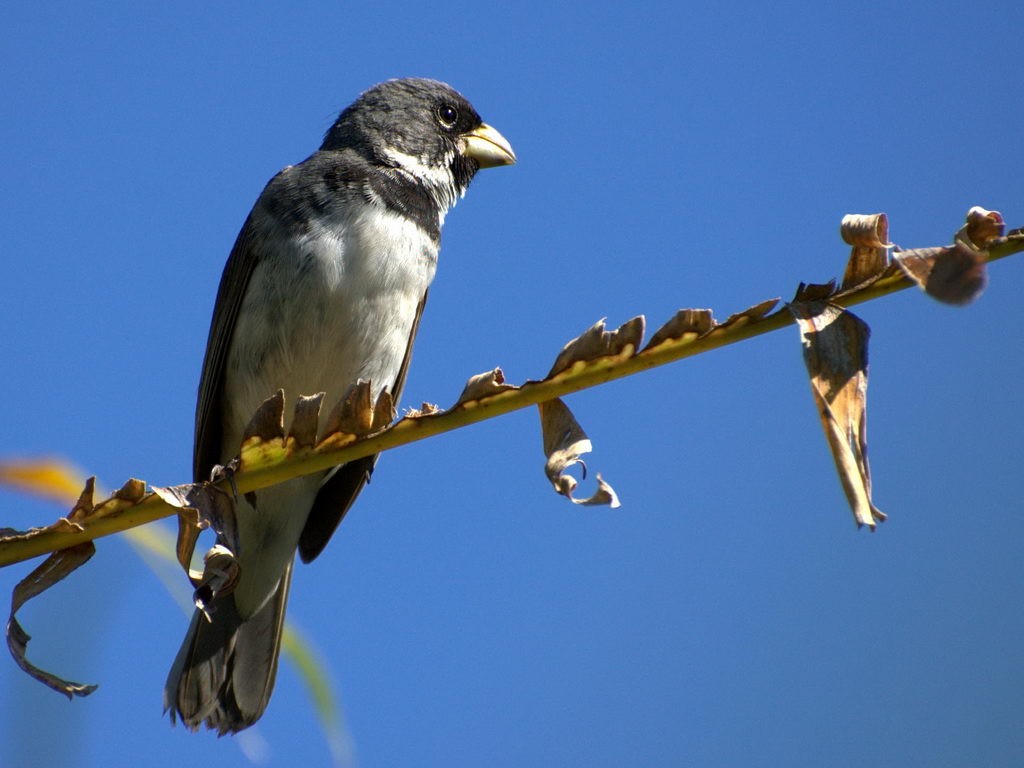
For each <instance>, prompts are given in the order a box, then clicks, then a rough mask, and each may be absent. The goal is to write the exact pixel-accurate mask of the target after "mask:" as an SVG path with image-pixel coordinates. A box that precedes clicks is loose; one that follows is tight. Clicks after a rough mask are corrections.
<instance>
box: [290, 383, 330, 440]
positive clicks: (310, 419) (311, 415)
mask: <svg viewBox="0 0 1024 768" xmlns="http://www.w3.org/2000/svg"><path fill="white" fill-rule="evenodd" d="M323 400H324V393H323V392H320V393H318V394H315V395H309V396H300V397H299V399H298V401H297V402H296V403H295V415H294V416H293V417H292V425H291V428H290V429H289V430H288V439H287V447H288V452H289V453H295V452H297V451H300V450H308V449H309V448H312V447H313V446H315V445H316V436H317V430H318V429H319V426H320V406H321V405H322V404H323Z"/></svg>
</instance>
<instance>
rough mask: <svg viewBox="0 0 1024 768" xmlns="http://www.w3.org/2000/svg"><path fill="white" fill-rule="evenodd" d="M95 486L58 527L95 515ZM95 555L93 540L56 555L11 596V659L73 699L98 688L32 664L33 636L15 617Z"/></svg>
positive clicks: (91, 485)
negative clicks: (30, 659)
mask: <svg viewBox="0 0 1024 768" xmlns="http://www.w3.org/2000/svg"><path fill="white" fill-rule="evenodd" d="M95 483H96V480H95V478H92V477H90V478H89V479H88V480H87V481H86V483H85V488H84V489H83V490H82V493H81V495H80V496H79V497H78V501H77V502H76V504H75V506H74V508H73V509H72V510H71V513H70V514H69V515H68V516H67V518H62V519H61V520H60V521H58V523H56V524H55V525H62V526H63V525H71V526H75V525H77V524H78V521H79V520H82V519H84V518H85V517H88V516H89V515H91V514H92V513H93V512H94V510H95V509H96V508H95V507H94V506H93V492H94V489H95ZM35 530H41V529H35ZM95 552H96V547H95V545H94V544H93V543H92V542H91V541H86V542H83V543H81V544H76V545H75V546H72V547H67V548H66V549H61V550H58V551H56V552H54V553H53V554H51V555H50V556H49V557H47V558H46V560H44V561H43V562H42V563H41V564H40V565H39V567H37V568H36V569H35V570H33V571H32V573H30V574H29V575H28V576H26V577H25V578H24V579H22V580H21V581H20V582H18V585H17V586H16V587H15V588H14V593H13V595H12V596H11V613H10V616H9V617H8V619H7V648H8V650H10V652H11V656H12V657H14V661H15V663H16V664H17V665H18V666H19V667H21V669H22V670H24V671H25V672H26V673H28V674H29V675H30V676H32V677H34V678H35V679H36V680H38V681H39V682H41V683H42V684H43V685H46V686H47V687H49V688H52V689H53V690H55V691H57V692H58V693H63V694H64V695H65V696H67V697H68V698H69V699H70V698H72V697H73V696H88V695H89V694H90V693H92V692H93V691H95V690H96V686H95V685H85V684H82V683H75V682H71V681H70V680H65V679H63V678H61V677H58V676H57V675H54V674H52V673H50V672H46V671H45V670H43V669H40V668H39V667H37V666H35V665H34V664H32V662H30V661H29V660H28V656H27V652H28V641H29V640H30V639H31V637H30V635H29V634H28V633H27V632H26V631H25V630H24V628H23V627H22V626H21V624H20V623H19V622H18V620H17V618H15V614H16V613H17V612H18V611H19V610H20V609H21V607H22V606H23V605H24V604H25V603H26V602H28V601H29V600H31V599H32V598H34V597H36V596H38V595H39V594H41V593H43V592H45V591H46V590H47V589H49V588H50V587H52V586H53V585H54V584H56V583H57V582H59V581H61V580H62V579H64V578H65V577H67V576H68V575H69V574H70V573H72V572H73V571H74V570H75V569H76V568H78V567H79V566H81V565H83V564H84V563H86V562H87V561H88V560H89V558H91V557H92V556H93V554H95Z"/></svg>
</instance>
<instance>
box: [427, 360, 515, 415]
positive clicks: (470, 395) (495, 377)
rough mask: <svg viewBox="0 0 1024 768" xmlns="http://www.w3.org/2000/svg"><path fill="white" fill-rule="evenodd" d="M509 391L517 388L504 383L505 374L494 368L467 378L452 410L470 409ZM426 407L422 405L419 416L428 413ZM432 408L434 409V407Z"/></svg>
mask: <svg viewBox="0 0 1024 768" xmlns="http://www.w3.org/2000/svg"><path fill="white" fill-rule="evenodd" d="M511 389H518V387H516V386H515V385H514V384H506V383H505V374H504V373H503V372H502V370H501V368H495V369H494V370H493V371H484V372H483V373H478V374H477V375H476V376H471V377H470V378H469V381H467V382H466V386H465V387H463V388H462V394H461V395H459V399H458V400H456V401H455V405H454V406H452V407H453V409H454V408H467V407H471V406H472V405H474V404H475V403H477V402H479V401H480V400H483V399H485V398H488V397H491V396H493V395H499V394H501V393H502V392H508V391H509V390H511ZM428 407H429V406H428V404H427V403H424V404H423V411H421V414H424V415H425V414H426V413H429V412H428V411H427V408H428ZM434 408H435V409H436V406H434Z"/></svg>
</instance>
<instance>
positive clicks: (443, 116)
mask: <svg viewBox="0 0 1024 768" xmlns="http://www.w3.org/2000/svg"><path fill="white" fill-rule="evenodd" d="M437 119H438V120H440V121H441V124H442V125H444V126H445V127H446V128H451V127H452V126H453V125H455V121H456V120H458V119H459V110H457V109H456V108H455V107H453V106H452V105H451V104H442V105H441V106H440V107H438V108H437Z"/></svg>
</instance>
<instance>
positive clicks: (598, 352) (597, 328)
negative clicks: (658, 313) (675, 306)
mask: <svg viewBox="0 0 1024 768" xmlns="http://www.w3.org/2000/svg"><path fill="white" fill-rule="evenodd" d="M643 337H644V318H643V315H638V316H637V317H634V318H632V319H631V320H627V321H626V322H624V323H623V324H622V325H620V326H619V327H618V328H617V329H616V330H614V331H606V330H605V326H604V318H602V319H600V320H598V321H597V322H596V323H594V324H593V325H592V326H591V327H590V328H588V329H587V330H586V331H584V332H583V333H582V334H581V335H580V336H577V337H576V338H575V339H573V340H572V341H570V342H569V343H568V344H566V345H565V346H564V347H562V351H561V352H559V353H558V357H556V358H555V363H554V365H552V366H551V370H550V371H549V372H548V375H547V378H549V379H550V378H551V377H552V376H557V375H558V374H559V373H562V372H563V371H567V370H568V369H570V368H572V367H573V366H574V365H576V364H577V363H580V364H586V363H589V362H591V361H593V360H597V359H598V358H602V357H620V356H625V357H629V356H632V355H633V354H635V353H636V351H637V350H638V349H640V342H641V341H643Z"/></svg>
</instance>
